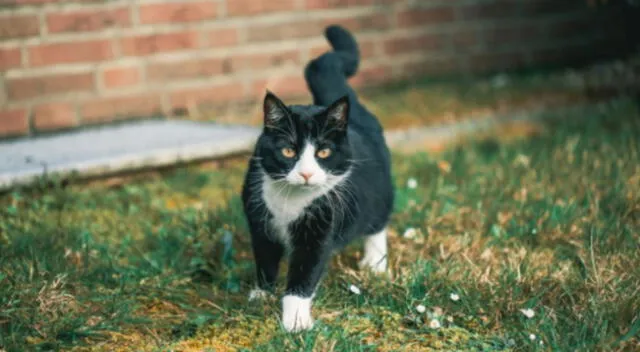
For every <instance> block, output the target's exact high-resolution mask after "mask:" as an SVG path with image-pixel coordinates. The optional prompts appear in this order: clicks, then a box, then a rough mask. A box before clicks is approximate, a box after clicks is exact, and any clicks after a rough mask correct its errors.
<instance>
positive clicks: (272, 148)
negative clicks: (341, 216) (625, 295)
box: [257, 93, 351, 187]
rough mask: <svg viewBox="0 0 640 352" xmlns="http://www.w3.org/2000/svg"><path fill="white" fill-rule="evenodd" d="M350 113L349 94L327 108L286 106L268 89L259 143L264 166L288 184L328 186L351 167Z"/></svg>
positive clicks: (277, 178) (265, 169)
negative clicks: (348, 139)
mask: <svg viewBox="0 0 640 352" xmlns="http://www.w3.org/2000/svg"><path fill="white" fill-rule="evenodd" d="M348 115H349V100H348V99H347V98H346V97H345V98H342V99H339V100H338V101H336V102H335V103H334V104H333V105H331V106H330V107H329V108H326V109H324V108H320V107H316V106H292V107H287V106H286V105H285V104H284V103H282V101H280V99H278V98H277V97H276V96H275V95H273V94H271V93H267V96H266V97H265V100H264V131H263V134H262V136H261V137H260V139H259V141H258V145H257V156H258V158H259V161H260V164H261V166H262V168H263V170H264V171H265V172H266V173H267V175H268V176H269V177H270V178H271V179H273V180H275V181H281V182H286V184H288V185H295V186H300V187H323V186H327V187H329V186H330V185H332V184H333V183H334V182H335V181H336V180H338V179H340V178H341V177H342V176H343V175H344V174H345V173H346V172H347V171H348V170H349V166H350V159H351V151H350V148H349V144H348V142H347V119H348Z"/></svg>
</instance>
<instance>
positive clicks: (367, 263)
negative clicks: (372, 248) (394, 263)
mask: <svg viewBox="0 0 640 352" xmlns="http://www.w3.org/2000/svg"><path fill="white" fill-rule="evenodd" d="M358 266H359V267H360V269H363V270H367V269H368V270H371V271H372V272H374V273H376V274H382V273H385V272H386V271H387V258H386V256H374V255H368V256H365V257H364V258H362V260H360V263H359V265H358Z"/></svg>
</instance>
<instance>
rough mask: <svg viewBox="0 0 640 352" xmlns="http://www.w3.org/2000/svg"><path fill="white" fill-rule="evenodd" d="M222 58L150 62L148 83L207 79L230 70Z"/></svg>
mask: <svg viewBox="0 0 640 352" xmlns="http://www.w3.org/2000/svg"><path fill="white" fill-rule="evenodd" d="M229 65H230V64H229V63H227V62H226V60H225V59H223V58H204V59H189V60H180V61H174V62H152V63H149V65H148V66H147V80H149V82H174V81H175V80H180V79H209V78H210V77H211V76H217V75H221V74H223V73H225V70H226V71H227V72H228V71H230V70H231V68H230V66H229Z"/></svg>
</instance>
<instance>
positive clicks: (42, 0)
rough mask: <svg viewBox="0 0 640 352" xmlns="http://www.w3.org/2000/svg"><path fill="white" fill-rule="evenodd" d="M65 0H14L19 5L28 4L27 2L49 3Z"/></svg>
mask: <svg viewBox="0 0 640 352" xmlns="http://www.w3.org/2000/svg"><path fill="white" fill-rule="evenodd" d="M62 1H64V0H13V2H15V3H16V4H19V5H27V4H48V3H53V2H62Z"/></svg>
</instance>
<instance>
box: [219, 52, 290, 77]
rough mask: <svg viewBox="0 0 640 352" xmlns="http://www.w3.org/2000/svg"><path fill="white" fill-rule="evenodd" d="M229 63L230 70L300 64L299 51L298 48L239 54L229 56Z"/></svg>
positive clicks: (253, 69) (262, 68) (252, 69)
mask: <svg viewBox="0 0 640 352" xmlns="http://www.w3.org/2000/svg"><path fill="white" fill-rule="evenodd" d="M229 63H230V68H231V70H230V72H239V71H260V70H265V69H268V68H273V67H279V66H283V65H286V64H287V63H293V64H300V52H299V51H298V50H286V51H280V52H265V53H258V54H240V55H237V56H234V57H231V58H230V59H229Z"/></svg>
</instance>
